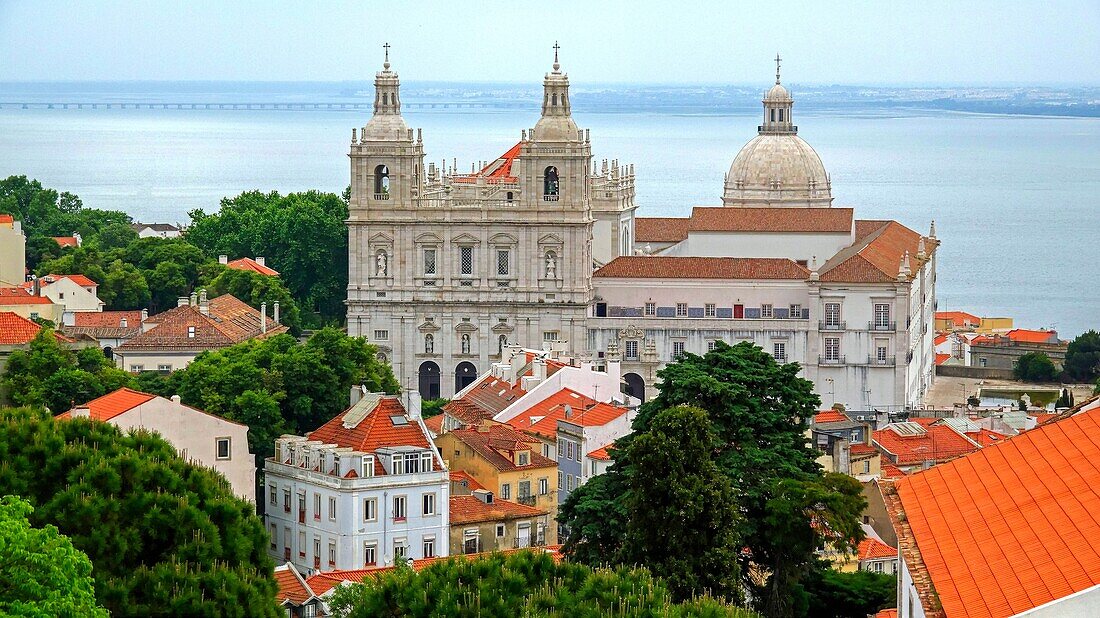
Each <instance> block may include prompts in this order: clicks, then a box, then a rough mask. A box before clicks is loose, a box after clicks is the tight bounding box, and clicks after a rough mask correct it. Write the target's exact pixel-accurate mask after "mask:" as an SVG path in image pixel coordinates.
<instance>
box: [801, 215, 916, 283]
mask: <svg viewBox="0 0 1100 618" xmlns="http://www.w3.org/2000/svg"><path fill="white" fill-rule="evenodd" d="M859 223H861V224H862V225H857V226H856V227H857V232H860V231H862V232H864V233H865V234H864V235H863V236H862V237H860V236H859V234H858V233H857V240H856V242H854V243H853V244H852V245H851V246H849V247H846V248H845V249H842V250H841V251H840V252H838V253H837V254H836V255H834V256H833V257H831V258H829V259H828V260H827V261H826V262H825V264H824V265H823V266H822V267H821V269H820V270H819V275H820V277H821V281H828V282H840V283H889V282H891V281H897V278H898V270H899V269H900V266H901V260H902V257H904V256H905V254H906V253H908V254H909V268H910V272H913V273H915V272H919V270H920V268H921V266H923V264H924V260H921V259H920V258H918V257H917V254H918V253H919V251H920V241H921V235H920V234H918V233H917V232H914V231H913V230H911V229H909V228H907V227H905V226H904V225H902V224H900V223H898V222H897V221H867V222H859ZM870 228H875V229H873V230H871V229H870ZM924 242H925V251H926V253H927V255H931V254H932V252H934V251H935V248H936V246H937V244H938V243H937V241H936V240H935V239H932V238H926V239H925V241H924ZM927 259H928V258H927V256H926V257H925V260H927Z"/></svg>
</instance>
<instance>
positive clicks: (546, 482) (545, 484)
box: [539, 477, 550, 496]
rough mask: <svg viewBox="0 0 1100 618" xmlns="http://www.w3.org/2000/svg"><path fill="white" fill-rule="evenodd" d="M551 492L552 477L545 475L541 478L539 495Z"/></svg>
mask: <svg viewBox="0 0 1100 618" xmlns="http://www.w3.org/2000/svg"><path fill="white" fill-rule="evenodd" d="M548 493H550V479H548V478H546V477H543V478H541V479H539V495H540V496H545V495H546V494H548Z"/></svg>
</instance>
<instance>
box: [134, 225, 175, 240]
mask: <svg viewBox="0 0 1100 618" xmlns="http://www.w3.org/2000/svg"><path fill="white" fill-rule="evenodd" d="M130 227H132V228H134V231H135V232H137V235H138V237H139V238H179V237H180V234H181V231H182V230H180V228H179V226H178V225H172V224H171V223H134V224H133V225H131V226H130Z"/></svg>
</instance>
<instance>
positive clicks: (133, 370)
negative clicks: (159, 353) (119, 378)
mask: <svg viewBox="0 0 1100 618" xmlns="http://www.w3.org/2000/svg"><path fill="white" fill-rule="evenodd" d="M142 371H145V365H130V372H131V373H141V372H142Z"/></svg>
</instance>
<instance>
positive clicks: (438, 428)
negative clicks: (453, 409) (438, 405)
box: [424, 414, 444, 436]
mask: <svg viewBox="0 0 1100 618" xmlns="http://www.w3.org/2000/svg"><path fill="white" fill-rule="evenodd" d="M443 421H444V416H443V415H442V414H436V415H435V416H433V417H431V418H426V419H424V426H425V427H427V428H428V431H430V432H432V433H434V434H435V435H437V436H438V435H439V434H441V433H443Z"/></svg>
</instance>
